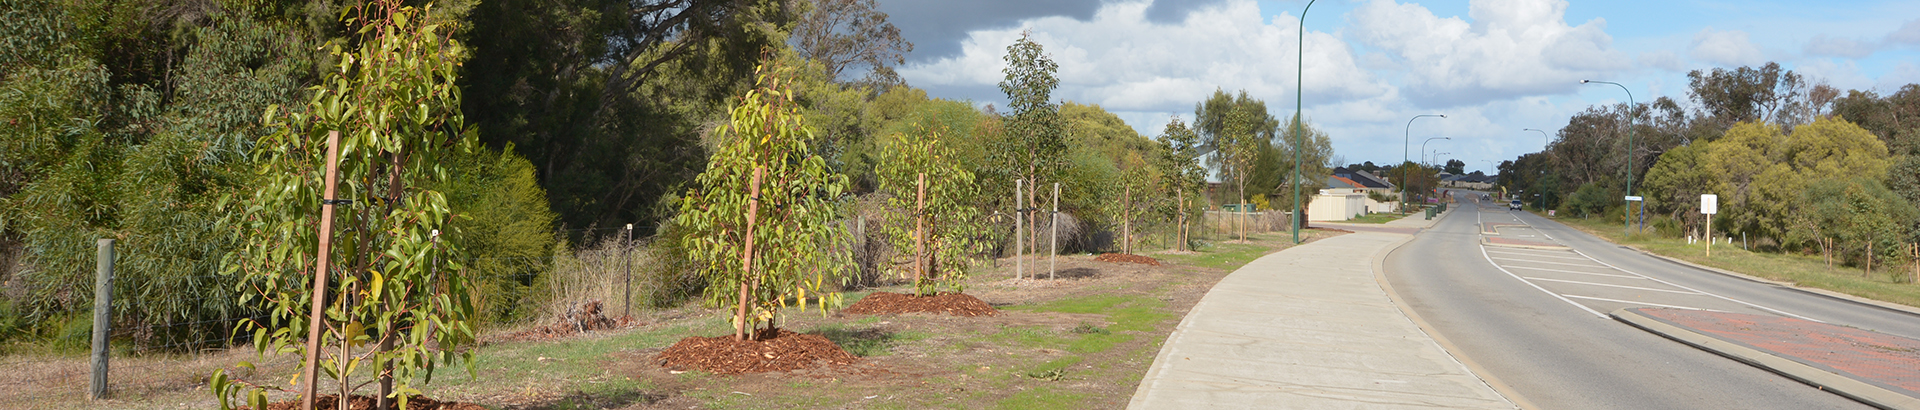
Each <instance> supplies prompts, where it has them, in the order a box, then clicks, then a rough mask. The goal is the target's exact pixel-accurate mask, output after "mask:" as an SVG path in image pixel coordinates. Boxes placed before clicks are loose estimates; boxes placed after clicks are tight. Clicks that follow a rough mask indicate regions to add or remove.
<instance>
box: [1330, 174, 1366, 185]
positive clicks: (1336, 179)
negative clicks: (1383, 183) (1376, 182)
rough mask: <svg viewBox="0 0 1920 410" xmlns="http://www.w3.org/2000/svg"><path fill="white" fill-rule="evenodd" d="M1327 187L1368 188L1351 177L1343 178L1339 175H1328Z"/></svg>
mask: <svg viewBox="0 0 1920 410" xmlns="http://www.w3.org/2000/svg"><path fill="white" fill-rule="evenodd" d="M1327 188H1366V186H1364V185H1361V184H1360V183H1359V182H1355V181H1354V180H1351V179H1346V178H1341V177H1340V176H1339V175H1328V176H1327Z"/></svg>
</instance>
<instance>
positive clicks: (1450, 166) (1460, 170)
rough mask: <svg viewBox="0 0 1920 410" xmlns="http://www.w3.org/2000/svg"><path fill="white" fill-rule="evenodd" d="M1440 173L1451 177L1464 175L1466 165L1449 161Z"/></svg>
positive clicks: (1454, 160)
mask: <svg viewBox="0 0 1920 410" xmlns="http://www.w3.org/2000/svg"><path fill="white" fill-rule="evenodd" d="M1442 171H1443V172H1446V173H1448V174H1453V175H1460V174H1465V173H1467V163H1466V162H1462V161H1460V160H1457V159H1449V160H1447V166H1446V167H1445V168H1442Z"/></svg>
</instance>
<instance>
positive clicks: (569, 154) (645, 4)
mask: <svg viewBox="0 0 1920 410" xmlns="http://www.w3.org/2000/svg"><path fill="white" fill-rule="evenodd" d="M795 11H797V10H796V9H795V8H793V7H789V6H788V2H784V1H777V0H748V1H712V0H634V1H625V0H561V1H547V0H500V1H487V2H483V3H481V4H479V5H477V6H475V7H474V8H473V10H472V14H471V17H470V19H469V21H470V22H471V24H470V25H471V27H474V28H477V29H475V30H466V31H463V32H461V35H462V36H463V37H464V39H465V40H467V43H468V44H469V45H470V46H472V48H473V50H474V53H473V59H472V61H471V62H469V63H468V64H466V65H465V66H464V73H463V75H462V83H461V91H462V92H463V93H464V94H465V95H466V96H467V97H468V98H465V99H464V100H463V103H464V104H465V105H464V111H465V112H466V114H467V116H468V117H469V118H472V119H473V121H474V124H475V126H476V128H477V129H478V131H479V135H480V138H481V139H482V141H481V142H482V143H484V144H486V145H487V146H489V147H493V148H495V149H500V148H503V147H505V146H506V145H507V144H508V143H511V144H514V146H515V150H516V152H519V153H521V154H523V155H525V156H526V157H527V158H528V159H529V160H530V161H531V162H532V163H533V164H534V166H535V169H536V175H535V176H536V177H538V178H539V179H540V183H541V186H542V187H543V188H545V189H546V191H547V193H548V195H549V202H550V206H551V208H552V209H553V210H554V211H556V213H557V215H559V218H560V222H561V224H562V225H565V226H568V227H572V228H590V227H601V228H604V227H611V226H624V224H626V223H634V224H635V225H636V226H640V227H651V226H653V225H658V224H657V223H654V221H660V220H663V219H666V218H670V217H671V215H672V214H673V211H674V208H673V207H672V206H671V204H670V203H671V201H670V200H664V199H668V198H671V197H672V196H673V195H675V194H677V193H679V192H682V191H684V190H685V188H686V186H685V184H686V183H688V182H689V181H691V180H692V178H693V177H694V175H696V174H698V173H699V172H700V171H701V170H702V169H704V167H705V163H704V161H705V157H706V155H707V154H708V153H707V151H706V150H705V148H704V147H703V146H702V143H703V141H702V140H701V137H702V135H703V133H705V132H706V131H707V128H705V127H706V126H707V125H708V124H711V123H716V122H723V121H725V118H726V115H727V113H726V110H727V100H728V98H729V97H731V96H735V95H738V94H740V93H741V92H744V91H745V90H746V88H748V87H749V86H751V84H752V81H753V77H752V70H753V68H754V66H755V64H756V63H757V62H758V59H759V56H760V52H761V50H762V49H764V48H768V47H780V46H782V45H783V44H785V43H786V36H785V34H784V33H783V28H784V27H790V26H791V24H792V21H793V19H794V17H795V16H794V15H793V13H794V12H795ZM640 234H642V235H646V234H651V232H649V231H646V230H642V231H641V232H640ZM573 239H575V240H579V239H581V238H573Z"/></svg>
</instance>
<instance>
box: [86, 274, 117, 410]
mask: <svg viewBox="0 0 1920 410" xmlns="http://www.w3.org/2000/svg"><path fill="white" fill-rule="evenodd" d="M98 244H99V245H100V253H99V262H97V263H96V264H95V265H94V272H93V381H92V382H91V383H89V384H88V385H87V398H88V399H91V400H100V399H104V398H107V332H109V331H111V330H112V329H111V328H109V327H108V326H107V325H108V324H110V323H112V322H113V240H112V239H101V240H100V241H99V242H98Z"/></svg>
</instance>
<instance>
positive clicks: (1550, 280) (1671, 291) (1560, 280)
mask: <svg viewBox="0 0 1920 410" xmlns="http://www.w3.org/2000/svg"><path fill="white" fill-rule="evenodd" d="M1527 279H1528V280H1543V281H1548V282H1560V283H1572V284H1577V285H1590V286H1606V287H1609V288H1622V289H1633V290H1644V291H1650V292H1667V293H1678V294H1682V295H1704V293H1700V292H1687V291H1680V290H1666V289H1654V288H1643V287H1639V286H1627V285H1613V284H1606V283H1594V282H1581V281H1577V280H1566V279H1548V278H1535V277H1527Z"/></svg>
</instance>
